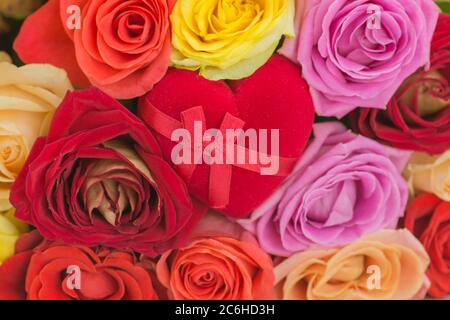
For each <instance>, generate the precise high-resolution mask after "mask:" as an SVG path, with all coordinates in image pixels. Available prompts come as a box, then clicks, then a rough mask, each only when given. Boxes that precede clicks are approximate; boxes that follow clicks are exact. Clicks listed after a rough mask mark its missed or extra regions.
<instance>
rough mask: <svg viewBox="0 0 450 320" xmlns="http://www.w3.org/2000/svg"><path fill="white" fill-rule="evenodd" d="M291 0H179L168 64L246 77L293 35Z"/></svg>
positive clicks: (217, 76) (213, 75)
mask: <svg viewBox="0 0 450 320" xmlns="http://www.w3.org/2000/svg"><path fill="white" fill-rule="evenodd" d="M294 2H295V1H294V0H221V1H211V0H178V1H177V3H176V5H175V7H174V9H173V11H172V15H171V20H172V45H173V51H172V58H171V60H172V64H174V65H175V66H176V67H178V68H183V69H189V70H197V69H200V74H201V75H202V76H204V77H205V78H207V79H210V80H219V79H241V78H244V77H247V76H250V75H251V74H252V73H253V72H255V71H256V70H257V69H258V68H259V67H260V66H262V65H263V64H264V63H265V62H266V61H267V60H268V59H269V58H270V57H271V55H272V54H273V53H274V51H275V49H276V48H277V46H278V44H279V42H280V40H281V37H282V36H283V35H287V36H294V14H295V3H294Z"/></svg>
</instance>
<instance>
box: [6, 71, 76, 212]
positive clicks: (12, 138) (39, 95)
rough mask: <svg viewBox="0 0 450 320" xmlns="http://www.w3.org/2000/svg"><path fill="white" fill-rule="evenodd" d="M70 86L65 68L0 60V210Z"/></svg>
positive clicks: (7, 206)
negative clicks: (18, 65)
mask: <svg viewBox="0 0 450 320" xmlns="http://www.w3.org/2000/svg"><path fill="white" fill-rule="evenodd" d="M71 88H72V86H71V84H70V82H69V79H68V78H67V75H66V73H65V71H63V70H61V69H58V68H55V67H53V66H50V65H44V64H30V65H25V66H23V67H20V68H19V67H16V66H14V65H13V64H10V63H8V62H0V211H4V210H7V209H9V208H11V205H10V203H9V200H8V199H9V191H10V187H11V184H12V183H13V182H14V180H15V178H16V176H17V174H18V173H19V171H20V169H21V168H22V166H23V164H24V163H25V160H26V159H27V156H28V153H29V151H30V149H31V147H32V145H33V143H34V141H35V140H36V138H37V137H38V136H40V135H45V134H46V133H47V130H48V126H49V124H50V120H51V118H52V116H53V113H54V111H55V109H56V107H57V106H58V105H59V103H60V102H61V100H62V99H63V97H64V95H65V93H66V92H67V90H69V89H71Z"/></svg>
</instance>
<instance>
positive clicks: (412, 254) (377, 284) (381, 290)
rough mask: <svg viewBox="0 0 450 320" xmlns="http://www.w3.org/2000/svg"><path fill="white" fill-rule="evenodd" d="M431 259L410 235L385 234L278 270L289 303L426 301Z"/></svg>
mask: <svg viewBox="0 0 450 320" xmlns="http://www.w3.org/2000/svg"><path fill="white" fill-rule="evenodd" d="M428 264H429V257H428V255H427V253H426V251H425V249H424V248H423V246H422V245H421V244H420V242H419V241H418V240H417V239H416V238H414V236H413V235H412V234H411V233H410V232H409V231H406V230H382V231H378V232H376V233H373V234H371V235H367V236H364V237H363V238H361V239H360V240H358V241H356V242H353V243H352V244H349V245H347V246H345V247H343V248H337V249H328V250H327V249H323V250H308V251H304V252H301V253H298V254H295V255H293V256H291V257H290V258H287V259H286V260H284V261H282V262H281V263H280V264H279V265H277V266H276V267H275V278H276V280H275V281H276V286H275V291H276V295H277V297H278V298H281V299H285V300H327V299H332V300H341V299H342V300H360V299H368V300H373V299H381V300H387V299H392V300H399V299H400V300H404V299H415V298H422V297H423V296H424V295H425V293H426V290H427V287H428V285H429V282H428V279H427V278H426V275H425V271H426V269H427V267H428Z"/></svg>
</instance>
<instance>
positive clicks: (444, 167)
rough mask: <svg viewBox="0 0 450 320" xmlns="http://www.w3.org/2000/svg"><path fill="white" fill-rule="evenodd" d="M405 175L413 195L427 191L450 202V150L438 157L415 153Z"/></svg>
mask: <svg viewBox="0 0 450 320" xmlns="http://www.w3.org/2000/svg"><path fill="white" fill-rule="evenodd" d="M404 174H405V177H406V178H407V179H408V183H409V187H410V191H411V194H413V195H414V194H415V193H417V192H422V191H425V192H429V193H434V194H435V195H437V196H438V197H439V198H441V199H442V200H444V201H450V150H448V151H447V152H444V153H443V154H441V155H436V156H432V155H429V154H427V153H423V152H416V153H414V154H413V156H412V157H411V159H410V160H409V163H408V165H407V166H406V169H405V173H404Z"/></svg>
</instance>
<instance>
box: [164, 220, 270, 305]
mask: <svg viewBox="0 0 450 320" xmlns="http://www.w3.org/2000/svg"><path fill="white" fill-rule="evenodd" d="M211 227H212V228H214V229H216V230H220V231H217V232H216V235H215V236H214V235H213V230H212V229H211ZM206 229H209V230H206ZM225 234H229V236H225ZM198 236H200V237H198ZM193 237H194V238H193V240H192V241H191V243H190V244H189V245H188V246H187V247H184V248H182V249H179V250H172V251H169V252H166V253H165V254H163V255H162V256H161V259H160V260H159V261H158V263H157V265H156V275H157V277H158V280H159V281H160V282H161V284H162V285H163V286H164V287H165V288H166V289H167V295H168V297H169V298H170V299H176V300H255V299H256V300H261V299H271V298H272V297H273V295H272V289H273V284H274V275H273V266H272V261H271V259H270V257H269V256H268V255H267V254H266V253H265V252H264V251H262V250H261V248H259V246H258V245H257V244H256V242H255V241H252V240H251V239H253V238H250V236H249V234H248V233H246V232H243V231H242V232H240V231H238V227H237V226H236V225H232V224H231V223H230V222H228V221H226V220H225V219H224V218H221V217H217V216H214V215H213V216H212V215H209V216H207V217H205V219H204V220H203V221H202V222H200V224H199V226H198V227H197V229H196V230H195V231H194V236H193ZM236 238H238V239H240V240H237V239H236Z"/></svg>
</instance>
